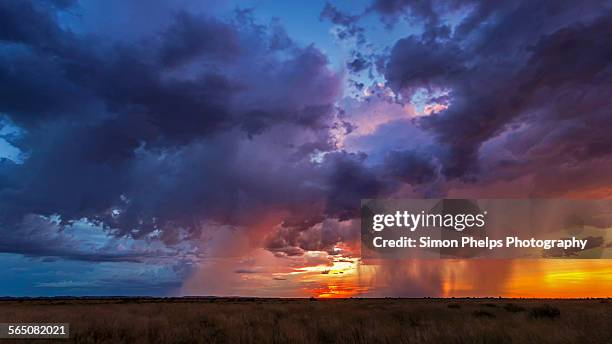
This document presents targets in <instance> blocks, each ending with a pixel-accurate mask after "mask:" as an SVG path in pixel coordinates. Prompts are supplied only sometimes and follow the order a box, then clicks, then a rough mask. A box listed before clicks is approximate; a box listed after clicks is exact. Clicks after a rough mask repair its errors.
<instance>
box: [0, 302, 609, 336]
mask: <svg viewBox="0 0 612 344" xmlns="http://www.w3.org/2000/svg"><path fill="white" fill-rule="evenodd" d="M555 309H556V310H558V311H559V315H558V316H547V315H543V316H540V315H541V314H556V311H555ZM534 314H538V316H534ZM0 322H68V323H70V331H71V341H72V342H76V343H496V344H497V343H610V341H611V338H612V302H608V301H607V300H504V299H500V300H496V299H487V300H483V299H453V300H443V299H345V300H318V301H311V300H308V299H305V300H282V299H250V300H249V299H244V300H243V299H198V300H193V299H173V300H167V299H166V300H164V299H144V300H142V299H140V300H138V299H126V300H53V301H49V300H47V301H34V300H31V301H21V302H19V301H0ZM10 342H13V343H15V342H18V341H16V340H11V341H10ZM35 342H36V343H44V342H46V340H43V339H37V340H36V341H35ZM64 342H66V341H65V340H64Z"/></svg>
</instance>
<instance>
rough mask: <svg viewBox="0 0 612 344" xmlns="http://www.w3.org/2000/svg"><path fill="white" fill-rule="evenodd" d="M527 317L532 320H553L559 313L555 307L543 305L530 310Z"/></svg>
mask: <svg viewBox="0 0 612 344" xmlns="http://www.w3.org/2000/svg"><path fill="white" fill-rule="evenodd" d="M529 316H530V317H532V318H548V319H555V318H558V317H560V316H561V311H560V310H559V308H557V307H554V306H551V305H547V304H544V305H540V306H536V307H533V308H532V309H530V310H529Z"/></svg>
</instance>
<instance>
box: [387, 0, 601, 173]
mask: <svg viewBox="0 0 612 344" xmlns="http://www.w3.org/2000/svg"><path fill="white" fill-rule="evenodd" d="M576 6H578V5H577V4H576V5H572V4H570V3H559V4H556V3H548V2H544V3H532V2H525V3H520V4H515V5H507V4H501V5H500V6H496V7H495V10H494V11H493V10H492V9H490V8H486V9H482V8H481V7H479V6H476V7H475V9H474V10H473V12H471V14H470V15H468V16H467V17H466V19H465V20H464V21H463V22H462V23H460V24H458V26H457V27H458V30H457V31H456V32H455V34H454V36H453V37H452V39H451V40H444V39H433V40H431V39H430V37H426V33H424V34H423V35H422V36H410V37H407V38H405V39H402V40H400V41H398V42H397V43H396V44H395V46H394V48H393V50H392V52H391V55H390V58H389V61H388V63H387V65H386V69H385V76H386V78H387V81H388V82H389V85H390V86H391V87H392V88H393V89H394V90H396V91H397V92H400V93H403V94H404V95H407V96H411V95H412V94H413V93H414V91H415V90H419V89H425V90H427V91H428V92H432V91H433V93H434V94H435V92H436V91H439V90H447V91H448V92H449V96H448V102H449V104H450V107H449V108H448V109H447V110H445V111H442V112H439V113H435V114H433V115H431V116H428V117H426V118H423V119H422V120H420V124H421V126H422V127H423V128H425V129H428V130H431V131H432V132H434V133H435V134H436V135H437V137H438V140H439V141H440V142H441V143H442V144H443V145H445V146H446V147H447V151H446V153H444V154H442V155H441V156H440V158H441V160H442V161H443V171H444V173H445V174H446V175H447V176H449V177H458V176H466V175H470V174H471V175H473V174H475V173H477V165H478V160H479V149H480V147H481V145H482V144H483V143H484V142H486V141H488V140H490V139H492V138H494V137H496V136H497V135H500V134H501V133H502V132H504V131H505V130H507V129H509V128H510V126H511V125H513V124H517V123H524V124H526V125H529V126H531V127H533V128H535V127H538V126H540V125H548V124H551V122H550V121H551V120H552V119H553V118H555V120H570V119H573V120H574V121H576V124H578V123H580V125H579V126H578V127H576V128H591V131H593V134H595V135H593V134H587V132H586V131H585V132H584V136H582V135H578V133H577V132H575V133H573V134H570V132H569V131H568V132H567V136H566V135H563V138H562V139H561V141H564V142H565V143H564V144H565V145H569V146H571V147H574V148H575V147H577V146H578V142H577V141H575V140H576V139H578V140H580V141H584V140H588V141H591V143H589V144H587V146H588V147H593V149H594V150H593V152H600V154H601V153H605V154H607V153H608V152H607V151H606V150H605V149H604V150H601V149H597V148H595V147H602V146H601V144H602V143H603V142H605V139H604V138H603V137H600V136H599V135H598V134H597V133H598V131H599V130H598V128H602V127H604V126H608V125H609V124H607V123H605V121H604V120H603V117H602V115H601V113H600V109H601V108H600V107H598V105H595V104H602V103H601V100H602V99H603V98H599V97H601V96H603V93H602V91H603V90H604V89H605V88H606V87H605V86H604V84H605V83H606V80H608V79H609V77H610V74H609V68H610V64H609V61H610V60H609V58H607V57H606V56H608V55H609V54H610V52H609V51H608V50H609V49H608V48H607V46H609V44H610V42H608V37H610V33H609V25H606V23H608V22H609V21H610V17H609V15H610V14H609V10H605V7H604V8H603V9H602V8H601V7H598V6H595V4H594V3H588V4H583V5H580V11H581V13H582V14H583V16H581V17H576V16H575V15H574V14H575V11H577V10H578V9H577V7H576ZM473 16H478V18H480V19H479V20H480V21H481V22H480V23H479V24H478V25H476V24H474V23H472V24H466V23H467V22H469V21H473V20H474V17H473ZM597 16H599V18H597ZM594 18H595V19H594ZM517 23H520V25H518V26H517ZM464 24H465V25H469V26H470V27H472V28H473V29H471V30H474V31H471V32H468V31H470V30H468V29H467V28H466V27H465V26H462V25H464ZM478 26H482V27H481V28H480V29H479V30H476V27H478ZM517 27H518V29H517ZM608 81H609V80H608ZM580 95H582V96H580ZM598 99H599V100H598ZM431 100H432V101H433V100H434V99H433V98H432V99H431ZM561 104H563V105H561ZM545 123H547V124H545ZM557 123H558V122H557ZM568 129H569V128H568ZM574 130H577V129H574ZM574 130H572V131H574ZM570 135H571V136H570ZM579 137H581V138H579ZM581 151H584V150H581Z"/></svg>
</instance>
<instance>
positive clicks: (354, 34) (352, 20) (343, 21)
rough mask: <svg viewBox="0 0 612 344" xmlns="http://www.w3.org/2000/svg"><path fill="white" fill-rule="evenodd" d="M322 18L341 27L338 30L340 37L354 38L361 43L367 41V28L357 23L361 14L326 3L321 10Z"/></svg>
mask: <svg viewBox="0 0 612 344" xmlns="http://www.w3.org/2000/svg"><path fill="white" fill-rule="evenodd" d="M320 19H321V20H323V19H327V20H329V21H330V22H332V23H333V24H335V25H337V26H338V27H339V28H340V30H339V31H338V32H337V35H338V38H339V39H341V40H346V39H352V38H354V39H356V43H357V44H359V45H361V44H364V43H365V35H364V32H365V30H364V28H362V27H361V26H359V25H357V23H358V22H359V20H360V19H361V16H360V15H349V14H346V13H344V12H342V11H340V10H339V9H338V8H336V7H335V6H333V5H331V4H330V3H326V4H325V7H324V8H323V10H322V11H321V14H320Z"/></svg>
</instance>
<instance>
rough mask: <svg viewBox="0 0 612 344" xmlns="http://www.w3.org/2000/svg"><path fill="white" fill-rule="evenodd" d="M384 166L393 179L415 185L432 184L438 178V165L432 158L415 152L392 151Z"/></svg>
mask: <svg viewBox="0 0 612 344" xmlns="http://www.w3.org/2000/svg"><path fill="white" fill-rule="evenodd" d="M383 166H384V167H383V168H384V170H385V172H386V173H388V174H390V175H391V176H392V177H394V178H397V179H398V180H400V181H402V182H404V183H409V184H413V185H419V184H424V183H428V182H431V181H433V180H435V179H436V176H437V169H436V165H435V164H434V163H433V161H432V160H431V158H430V159H427V157H425V156H424V155H423V154H422V153H417V152H415V151H391V152H389V153H388V155H387V156H386V158H385V162H384V164H383Z"/></svg>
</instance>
